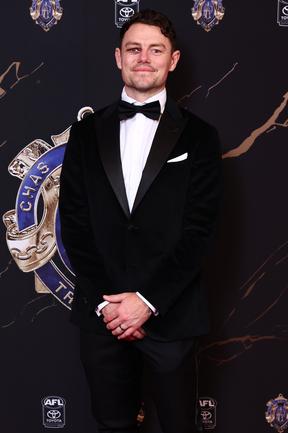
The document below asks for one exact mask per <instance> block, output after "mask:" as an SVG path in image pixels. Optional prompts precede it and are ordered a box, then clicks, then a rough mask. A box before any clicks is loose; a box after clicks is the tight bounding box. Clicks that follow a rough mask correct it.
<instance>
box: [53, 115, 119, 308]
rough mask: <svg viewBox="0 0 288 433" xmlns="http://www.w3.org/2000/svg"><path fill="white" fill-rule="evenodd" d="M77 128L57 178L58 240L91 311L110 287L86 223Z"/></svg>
mask: <svg viewBox="0 0 288 433" xmlns="http://www.w3.org/2000/svg"><path fill="white" fill-rule="evenodd" d="M78 128H79V124H78V123H75V124H73V126H72V128H71V131H70V137H69V141H68V143H67V147H66V151H65V155H64V160H63V165H62V171H61V177H60V194H59V213H60V222H61V236H62V241H63V244H64V247H65V249H66V252H67V255H68V257H69V260H70V262H71V264H72V267H73V270H74V272H75V274H76V289H77V290H78V291H79V292H80V293H81V294H82V295H83V296H85V297H86V298H87V299H88V301H89V304H90V306H91V309H94V308H95V306H96V305H98V304H99V303H100V302H102V301H103V298H102V295H103V293H105V289H107V285H110V284H109V278H108V276H107V273H106V270H105V268H104V265H103V263H102V260H101V257H100V255H99V252H98V251H97V247H96V245H95V242H94V238H93V234H92V227H91V224H90V221H89V206H88V199H87V192H86V186H85V176H84V169H83V148H82V143H81V138H80V137H79V136H78Z"/></svg>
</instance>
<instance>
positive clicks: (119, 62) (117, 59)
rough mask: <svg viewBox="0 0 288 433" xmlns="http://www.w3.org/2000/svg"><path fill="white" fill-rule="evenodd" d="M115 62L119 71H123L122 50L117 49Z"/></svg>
mask: <svg viewBox="0 0 288 433" xmlns="http://www.w3.org/2000/svg"><path fill="white" fill-rule="evenodd" d="M115 60H116V64H117V67H118V69H122V57H121V50H120V48H115Z"/></svg>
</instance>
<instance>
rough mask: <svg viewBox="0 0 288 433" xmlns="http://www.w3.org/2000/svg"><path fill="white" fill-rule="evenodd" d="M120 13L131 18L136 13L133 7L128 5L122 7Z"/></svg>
mask: <svg viewBox="0 0 288 433" xmlns="http://www.w3.org/2000/svg"><path fill="white" fill-rule="evenodd" d="M119 13H120V15H121V17H123V18H130V17H132V15H134V10H133V9H132V8H128V7H126V8H122V9H120V12H119Z"/></svg>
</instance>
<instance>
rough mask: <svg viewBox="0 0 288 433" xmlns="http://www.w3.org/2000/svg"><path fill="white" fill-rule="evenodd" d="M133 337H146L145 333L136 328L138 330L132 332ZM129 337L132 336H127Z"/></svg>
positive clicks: (138, 338)
mask: <svg viewBox="0 0 288 433" xmlns="http://www.w3.org/2000/svg"><path fill="white" fill-rule="evenodd" d="M132 337H134V338H135V339H137V340H142V338H144V335H143V334H142V333H141V332H139V331H138V330H136V331H135V332H134V333H133V334H132ZM127 338H130V337H127Z"/></svg>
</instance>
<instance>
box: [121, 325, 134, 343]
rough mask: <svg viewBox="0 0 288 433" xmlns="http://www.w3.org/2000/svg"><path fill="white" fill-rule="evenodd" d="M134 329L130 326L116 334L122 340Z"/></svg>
mask: <svg viewBox="0 0 288 433" xmlns="http://www.w3.org/2000/svg"><path fill="white" fill-rule="evenodd" d="M117 329H119V328H117ZM135 331H136V328H134V327H133V326H130V328H128V329H126V331H124V332H123V333H120V334H118V339H119V340H122V339H123V338H126V337H129V336H130V335H132V334H133V333H134V332H135Z"/></svg>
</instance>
